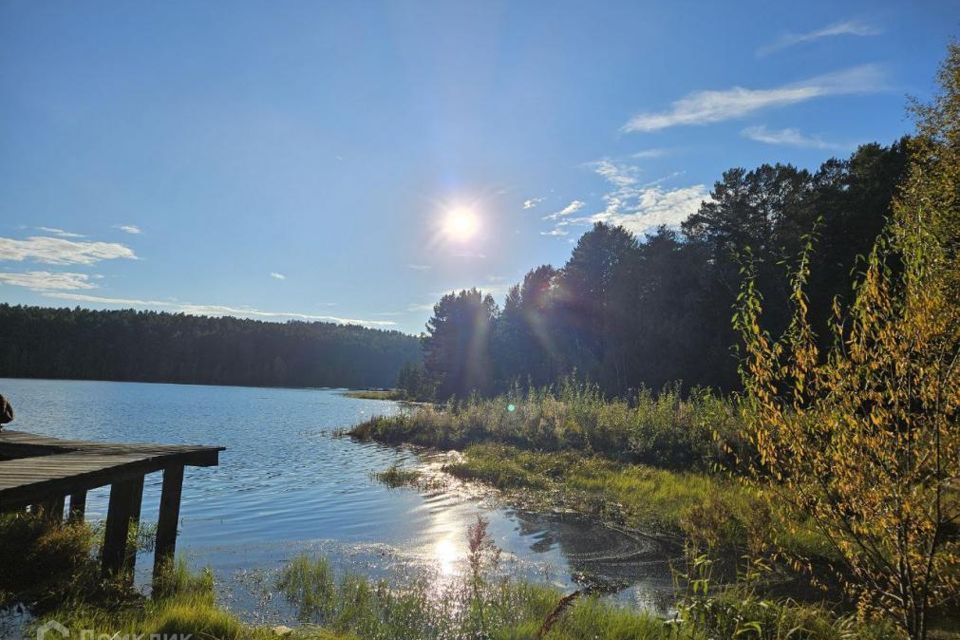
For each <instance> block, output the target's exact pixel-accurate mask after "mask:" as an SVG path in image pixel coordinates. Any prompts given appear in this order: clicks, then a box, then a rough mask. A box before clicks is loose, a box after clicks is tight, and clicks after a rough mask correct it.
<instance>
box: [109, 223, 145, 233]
mask: <svg viewBox="0 0 960 640" xmlns="http://www.w3.org/2000/svg"><path fill="white" fill-rule="evenodd" d="M113 228H114V229H120V231H123V232H124V233H132V234H133V235H139V234H141V233H143V230H142V229H141V228H140V227H138V226H137V225H135V224H118V225H115V226H114V227H113Z"/></svg>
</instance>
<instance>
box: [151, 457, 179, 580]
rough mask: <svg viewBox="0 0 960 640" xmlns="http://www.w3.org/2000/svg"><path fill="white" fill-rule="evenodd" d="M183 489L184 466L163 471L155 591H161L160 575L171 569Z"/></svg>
mask: <svg viewBox="0 0 960 640" xmlns="http://www.w3.org/2000/svg"><path fill="white" fill-rule="evenodd" d="M182 489H183V467H182V466H175V467H167V468H166V469H165V470H164V472H163V489H162V491H161V493H160V515H159V518H158V519H157V539H156V544H155V546H154V551H153V553H154V555H153V588H154V593H159V592H160V591H161V581H160V577H161V576H163V574H164V572H165V571H168V570H170V568H171V566H172V564H173V559H174V556H175V555H176V548H177V525H178V524H179V522H180V495H181V491H182Z"/></svg>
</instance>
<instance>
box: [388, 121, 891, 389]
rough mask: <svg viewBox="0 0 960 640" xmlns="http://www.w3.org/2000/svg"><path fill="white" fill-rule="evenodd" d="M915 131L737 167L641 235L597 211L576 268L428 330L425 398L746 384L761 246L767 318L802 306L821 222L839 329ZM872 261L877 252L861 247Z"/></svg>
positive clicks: (820, 324) (817, 310) (819, 247)
mask: <svg viewBox="0 0 960 640" xmlns="http://www.w3.org/2000/svg"><path fill="white" fill-rule="evenodd" d="M908 142H909V140H908V139H907V138H904V139H901V140H898V141H895V142H893V143H892V144H890V145H889V146H884V145H881V144H877V143H871V144H864V145H861V146H860V147H859V148H857V149H856V150H855V151H854V152H853V153H852V154H851V155H850V156H849V157H847V158H830V159H828V160H826V161H825V162H824V163H823V164H822V165H821V166H820V167H819V168H818V169H817V170H816V171H812V172H811V171H808V170H806V169H801V168H797V167H795V166H792V165H790V164H772V165H771V164H764V165H761V166H759V167H757V168H755V169H752V170H747V169H744V168H733V169H730V170H728V171H725V172H724V173H723V175H722V177H721V179H720V180H719V181H717V182H716V184H715V185H714V187H713V190H712V193H711V194H710V196H711V197H710V200H707V201H704V202H703V203H702V204H701V206H700V208H699V210H698V211H697V212H696V213H695V214H693V215H691V216H690V217H689V218H688V219H687V220H685V221H684V222H683V223H682V225H681V226H680V228H679V229H672V228H667V227H661V228H659V229H658V230H657V231H656V232H655V233H653V234H651V235H646V236H645V237H644V238H637V237H635V236H634V235H632V234H631V233H630V232H628V231H627V230H625V229H624V228H622V227H617V226H610V225H607V224H603V223H597V224H595V226H594V227H593V228H592V229H591V230H590V231H588V232H587V233H585V234H584V235H583V236H582V237H581V238H580V239H579V241H578V242H577V244H576V246H575V248H574V249H573V252H572V254H571V256H570V258H569V259H568V260H567V262H566V264H565V265H563V266H562V267H560V268H555V267H553V266H550V265H542V266H538V267H536V268H534V269H532V270H531V271H530V272H529V273H527V274H526V276H525V277H524V278H523V281H522V282H521V283H519V284H517V285H515V286H514V287H512V288H511V289H510V291H509V293H508V294H507V296H506V299H505V301H504V304H503V307H502V308H500V307H499V306H498V305H497V304H496V302H495V301H494V299H493V298H492V297H491V296H490V295H485V294H483V293H482V292H480V291H478V290H477V289H472V290H464V291H459V292H453V293H450V294H447V295H445V296H444V297H443V298H442V299H441V300H440V301H439V302H438V303H437V304H436V305H435V307H434V310H433V316H432V317H431V318H430V320H429V322H428V323H427V333H426V335H425V336H424V338H423V354H424V364H423V368H422V369H418V368H416V367H414V366H409V367H405V368H404V370H403V371H402V372H401V377H400V380H399V381H398V385H399V386H400V387H401V388H402V389H403V390H404V392H405V394H406V395H407V396H409V397H416V398H435V399H439V400H445V399H448V398H450V397H453V396H458V397H465V396H467V395H469V394H471V393H474V392H476V393H479V394H480V395H490V394H492V393H499V392H503V391H505V390H508V389H510V388H511V387H513V386H514V385H515V384H519V385H520V386H522V387H525V388H529V387H539V386H543V385H547V384H553V383H556V382H557V381H559V380H561V379H564V378H568V377H575V378H577V379H580V380H581V381H588V382H590V383H593V384H597V385H598V386H599V387H600V389H601V390H602V391H603V392H604V393H606V394H607V395H608V396H617V395H623V394H625V393H627V392H629V391H631V390H637V389H641V388H653V389H660V388H661V387H663V386H664V385H667V384H673V383H675V382H681V383H682V386H683V388H684V389H690V388H693V387H710V388H712V389H714V390H717V391H719V392H724V393H725V392H729V391H732V390H737V389H739V388H740V382H739V377H738V373H737V364H738V359H737V354H736V345H737V344H738V343H739V342H740V341H739V338H738V337H737V334H736V333H735V331H734V328H733V326H732V324H731V316H732V314H733V309H734V306H735V303H736V301H737V296H738V292H739V289H740V284H741V282H742V280H743V278H742V274H741V270H742V268H743V266H744V261H745V260H746V259H747V257H748V252H749V259H750V262H751V264H752V265H753V266H754V268H756V270H757V282H758V289H759V292H760V294H761V295H762V297H763V300H764V307H765V310H766V314H765V317H764V320H763V322H764V328H765V329H767V330H769V331H770V332H772V333H774V334H777V333H779V332H780V331H782V329H783V328H784V327H785V326H786V323H787V322H788V320H789V318H790V305H789V297H790V286H789V279H788V277H787V274H788V271H789V270H790V269H791V268H793V267H794V266H795V262H796V260H797V259H798V257H799V256H800V254H801V251H802V249H803V247H804V246H805V244H806V243H807V241H808V240H810V239H811V234H813V235H815V236H816V238H815V239H814V243H813V250H812V253H811V255H810V260H811V264H810V267H811V268H810V271H811V274H812V276H811V281H810V296H811V300H810V309H811V314H812V317H811V321H812V324H813V327H814V329H815V331H816V333H817V335H822V336H825V335H828V334H827V331H826V330H825V329H826V327H827V323H828V321H829V319H830V317H831V314H832V303H833V300H834V299H835V298H836V299H837V301H838V303H839V304H840V305H841V306H843V305H845V304H847V303H848V302H849V301H850V299H851V294H852V285H853V283H854V282H855V280H856V274H857V273H858V271H859V270H861V269H862V267H863V262H862V256H865V255H866V254H868V253H869V251H870V248H871V247H872V246H873V244H874V241H875V240H876V238H877V235H878V234H879V233H880V231H881V229H882V228H883V226H884V224H885V222H886V220H887V217H888V214H889V213H890V210H891V202H892V200H893V196H894V193H895V190H896V187H897V185H898V184H899V183H900V182H901V180H902V179H903V177H904V175H905V171H906V166H907V152H906V148H907V144H908ZM858 256H859V257H861V258H858Z"/></svg>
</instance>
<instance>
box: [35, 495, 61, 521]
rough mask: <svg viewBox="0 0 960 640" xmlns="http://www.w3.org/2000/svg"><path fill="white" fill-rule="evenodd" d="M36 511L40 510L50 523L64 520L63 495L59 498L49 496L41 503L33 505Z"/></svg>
mask: <svg viewBox="0 0 960 640" xmlns="http://www.w3.org/2000/svg"><path fill="white" fill-rule="evenodd" d="M33 510H34V511H39V512H40V513H41V514H42V517H43V519H44V520H46V521H47V522H49V523H50V524H57V523H59V522H62V521H63V496H60V497H59V498H49V499H47V500H44V501H43V502H41V503H40V504H37V505H34V506H33Z"/></svg>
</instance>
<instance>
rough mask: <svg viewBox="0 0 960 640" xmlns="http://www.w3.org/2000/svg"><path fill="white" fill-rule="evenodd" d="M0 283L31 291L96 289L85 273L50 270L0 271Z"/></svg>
mask: <svg viewBox="0 0 960 640" xmlns="http://www.w3.org/2000/svg"><path fill="white" fill-rule="evenodd" d="M0 284H6V285H12V286H14V287H26V288H27V289H30V290H31V291H75V290H78V289H96V288H97V285H95V284H94V283H92V282H90V276H88V275H87V274H85V273H52V272H50V271H23V272H16V273H14V272H10V271H2V272H0Z"/></svg>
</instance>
